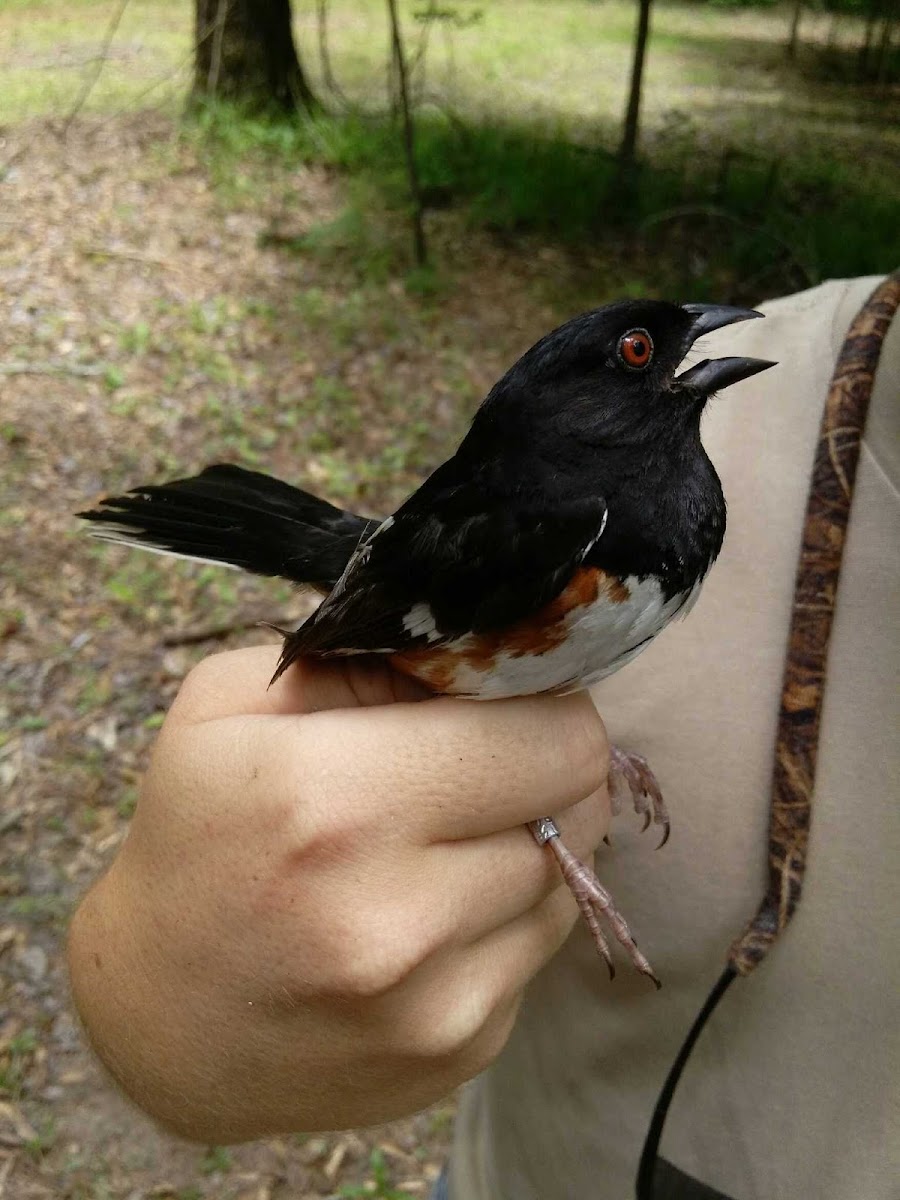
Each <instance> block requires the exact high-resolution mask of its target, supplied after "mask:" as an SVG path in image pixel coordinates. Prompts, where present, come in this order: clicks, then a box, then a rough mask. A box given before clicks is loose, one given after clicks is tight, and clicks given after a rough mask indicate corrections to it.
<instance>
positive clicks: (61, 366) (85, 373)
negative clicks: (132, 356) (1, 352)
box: [0, 361, 107, 379]
mask: <svg viewBox="0 0 900 1200" xmlns="http://www.w3.org/2000/svg"><path fill="white" fill-rule="evenodd" d="M106 370H107V368H106V367H91V366H88V365H86V364H85V363H65V362H53V361H51V362H33V363H28V362H9V363H0V375H75V376H77V377H79V378H84V379H96V378H98V377H100V376H101V375H105V374H106Z"/></svg>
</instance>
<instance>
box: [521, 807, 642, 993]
mask: <svg viewBox="0 0 900 1200" xmlns="http://www.w3.org/2000/svg"><path fill="white" fill-rule="evenodd" d="M529 828H530V829H531V832H532V834H533V835H534V837H535V840H536V841H537V843H538V845H541V846H543V845H546V844H547V843H549V845H550V849H551V850H552V851H553V853H554V855H555V856H556V861H557V862H558V863H559V869H560V870H561V871H562V876H563V879H565V881H566V883H567V885H568V887H569V890H570V891H571V893H572V895H573V896H574V897H575V901H576V903H577V905H578V909H579V912H580V913H581V915H582V916H583V917H584V920H585V922H586V924H587V927H588V929H590V931H591V937H592V938H593V939H594V945H595V946H596V948H597V953H598V954H599V955H600V957H601V958H602V959H603V961H604V962H605V963H606V967H607V970H608V971H609V977H610V979H613V978H614V977H615V974H616V968H615V966H614V965H613V961H612V955H611V954H610V952H609V943H608V942H607V940H606V935H605V934H604V932H603V930H602V929H601V927H600V918H601V917H603V918H604V920H606V921H607V922H608V923H609V926H610V928H611V929H612V932H613V934H614V936H615V938H616V940H617V941H618V942H619V943H620V944H621V945H622V946H624V947H625V949H626V950H627V951H628V955H629V957H630V958H631V961H632V963H634V965H635V967H636V968H637V969H638V970H639V971H640V972H641V974H642V975H646V976H647V978H648V979H652V980H653V983H654V984H655V985H656V987H657V988H658V987H660V986H661V984H660V982H659V980H658V979H657V977H656V975H655V973H654V971H653V968H652V967H651V966H650V963H649V962H648V961H647V959H646V958H645V957H644V955H643V954H641V952H640V950H639V949H638V948H637V943H636V942H635V940H634V938H633V937H632V936H631V930H630V929H629V928H628V923H627V922H626V920H625V918H624V917H623V916H622V914H621V913H620V912H619V910H618V909H617V908H616V906H615V904H613V900H612V896H611V895H610V894H609V892H608V891H607V890H606V888H605V887H604V886H603V884H602V883H601V882H600V880H599V879H598V878H597V876H596V875H595V874H594V872H593V871H591V870H590V869H589V868H588V867H586V866H585V865H584V863H582V862H579V860H578V859H577V858H576V857H575V855H574V854H572V852H571V851H570V850H568V849H567V848H566V847H565V846H564V845H563V843H562V842H561V841H560V837H559V830H558V829H557V827H556V824H555V822H554V821H553V820H552V819H551V818H550V817H543V818H542V819H541V820H540V821H532V822H531V823H530V825H529Z"/></svg>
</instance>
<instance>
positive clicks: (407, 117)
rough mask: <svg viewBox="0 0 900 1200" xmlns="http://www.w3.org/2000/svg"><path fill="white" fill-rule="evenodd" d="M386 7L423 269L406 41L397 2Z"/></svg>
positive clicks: (389, 0) (416, 244) (415, 240)
mask: <svg viewBox="0 0 900 1200" xmlns="http://www.w3.org/2000/svg"><path fill="white" fill-rule="evenodd" d="M387 4H388V12H389V13H390V17H391V44H392V46H393V59H394V63H395V65H396V68H397V82H398V84H399V87H400V104H401V107H402V111H403V148H404V151H405V153H406V171H407V174H408V176H409V191H410V196H411V198H412V225H413V247H414V249H415V254H416V262H417V263H418V264H419V266H420V267H422V266H424V265H425V263H426V262H427V261H428V250H427V248H426V245H425V227H424V224H423V220H422V189H421V187H420V185H419V171H418V168H417V167H416V143H415V129H414V127H413V116H412V111H411V109H410V103H409V79H408V77H407V74H406V56H405V54H404V52H403V41H402V38H401V34H400V18H399V16H398V15H397V0H387Z"/></svg>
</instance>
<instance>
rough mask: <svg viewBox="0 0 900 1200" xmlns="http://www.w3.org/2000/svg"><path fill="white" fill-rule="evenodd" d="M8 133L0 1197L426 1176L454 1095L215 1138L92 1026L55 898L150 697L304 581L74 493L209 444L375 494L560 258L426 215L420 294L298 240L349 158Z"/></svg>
mask: <svg viewBox="0 0 900 1200" xmlns="http://www.w3.org/2000/svg"><path fill="white" fill-rule="evenodd" d="M0 157H2V161H3V164H5V166H6V170H5V172H2V173H0V180H2V182H0V563H2V567H0V833H2V842H0V972H2V974H0V1197H3V1200H25V1198H26V1197H34V1198H36V1200H38V1198H44V1197H66V1198H69V1197H71V1198H73V1200H75V1198H78V1200H88V1198H95V1197H96V1198H97V1200H100V1198H108V1197H109V1198H111V1197H123V1198H124V1197H127V1198H128V1200H141V1198H143V1197H151V1196H153V1197H179V1198H180V1200H192V1198H198V1197H205V1196H216V1197H241V1198H243V1200H251V1198H253V1200H277V1198H285V1197H292V1198H297V1200H299V1198H301V1197H320V1196H355V1195H374V1196H384V1197H390V1196H405V1195H409V1196H425V1195H427V1193H428V1191H429V1189H430V1184H431V1181H432V1180H433V1179H434V1177H435V1176H436V1174H437V1172H438V1169H439V1163H440V1161H441V1159H442V1157H443V1155H444V1153H445V1152H446V1149H447V1146H448V1143H449V1138H450V1131H451V1127H452V1112H453V1108H452V1101H451V1100H448V1101H447V1102H446V1103H445V1104H442V1105H438V1106H437V1107H436V1108H434V1109H432V1110H431V1111H429V1112H427V1113H424V1114H422V1115H420V1116H417V1117H415V1118H412V1119H410V1120H408V1121H403V1122H400V1123H398V1124H395V1125H391V1126H389V1127H386V1128H384V1129H379V1130H376V1131H363V1132H360V1133H340V1134H333V1135H327V1136H319V1135H315V1136H300V1135H298V1136H296V1137H293V1138H282V1139H273V1140H269V1141H265V1142H260V1143H257V1144H253V1145H249V1146H243V1147H239V1148H234V1149H228V1150H227V1151H226V1150H223V1149H220V1148H215V1147H207V1148H203V1147H196V1146H191V1145H187V1144H184V1143H180V1142H178V1141H177V1140H174V1139H172V1138H170V1137H168V1136H166V1135H164V1134H162V1133H161V1132H160V1131H159V1130H157V1129H156V1128H155V1127H154V1126H153V1125H152V1124H151V1123H150V1122H149V1121H148V1120H147V1119H145V1118H144V1117H143V1116H142V1115H141V1114H140V1113H139V1112H137V1111H136V1110H135V1109H134V1108H132V1107H131V1106H130V1105H129V1104H128V1103H127V1102H126V1101H125V1100H123V1098H122V1097H121V1096H120V1095H119V1094H118V1093H117V1091H116V1090H115V1089H114V1088H113V1087H112V1086H111V1085H110V1084H109V1083H108V1082H107V1080H106V1079H105V1078H104V1075H103V1073H102V1071H101V1070H100V1069H99V1068H98V1066H97V1064H96V1063H95V1061H94V1060H93V1059H92V1057H91V1055H90V1053H89V1052H88V1051H87V1050H86V1048H85V1045H84V1042H83V1040H82V1038H81V1035H80V1032H79V1029H78V1025H77V1022H76V1020H75V1019H74V1017H73V1014H72V1010H71V1007H70V1005H69V1002H68V998H67V988H66V979H65V971H64V963H63V953H62V947H63V941H64V937H65V930H66V923H67V919H68V916H69V914H70V913H71V911H72V909H73V906H74V904H75V903H76V901H77V899H78V897H79V895H80V894H81V893H82V892H83V891H84V890H85V888H86V887H87V886H88V885H89V883H90V882H91V880H92V879H94V878H95V877H96V876H97V874H98V872H101V871H102V870H103V869H104V866H105V865H106V864H108V863H109V861H110V859H111V857H112V855H113V854H114V853H115V850H116V847H117V846H118V845H119V843H120V841H121V839H122V837H123V835H124V833H125V830H126V828H127V824H128V820H129V817H130V815H131V813H132V811H133V809H134V805H135V803H136V801H137V796H138V789H139V781H140V776H141V771H142V768H143V766H144V764H145V761H146V756H147V752H148V748H149V746H150V745H151V743H152V741H153V738H154V736H155V730H156V729H157V728H158V726H159V724H160V723H161V720H162V715H163V713H164V711H165V709H166V707H167V705H168V704H169V702H170V701H171V699H172V697H173V695H174V693H175V691H176V690H177V688H178V685H179V681H180V680H181V678H182V677H183V675H184V674H185V672H186V671H187V670H188V669H189V668H190V666H191V665H192V663H193V662H195V661H196V660H197V659H198V658H200V657H201V656H202V655H204V654H206V653H209V652H211V651H212V650H214V649H218V648H221V647H222V646H233V645H238V644H242V643H247V642H250V641H254V640H259V639H260V638H261V637H263V636H267V635H263V634H261V633H260V631H259V630H257V629H255V628H253V623H254V622H255V621H257V620H259V619H260V618H263V617H266V618H270V619H271V618H276V619H280V620H285V619H290V618H291V617H292V616H297V615H299V614H300V613H301V611H302V610H303V604H304V601H303V600H302V599H301V598H298V597H297V596H294V595H292V594H291V593H290V592H289V590H288V589H287V588H286V587H283V586H280V585H278V584H275V583H263V582H260V581H257V580H251V579H249V578H248V579H245V578H243V577H239V576H236V575H235V574H234V573H232V572H219V571H216V570H213V569H210V568H204V567H202V566H198V565H196V564H187V563H177V562H171V561H167V560H163V559H161V558H158V557H155V556H142V555H140V554H137V553H129V552H127V551H125V550H121V549H112V548H110V547H107V546H104V545H101V544H98V543H95V542H92V541H90V540H89V539H88V538H87V537H86V536H85V535H84V531H83V530H82V529H81V528H79V525H78V522H77V521H76V520H74V518H73V513H74V512H75V511H76V510H77V509H79V508H82V507H84V506H85V505H86V504H87V503H89V502H90V501H92V500H93V499H94V498H95V497H96V496H97V495H98V494H99V493H101V492H104V491H110V490H116V489H120V488H122V487H124V486H133V485H136V484H139V483H143V482H148V481H153V480H161V479H164V478H170V477H172V476H173V475H177V474H186V473H189V472H190V471H193V470H195V469H197V468H199V467H200V466H202V465H203V464H204V463H207V462H209V461H213V460H223V459H226V460H230V461H235V462H244V463H248V464H249V465H255V466H260V467H262V468H264V469H267V470H271V471H272V472H273V473H275V474H280V475H282V476H283V477H286V478H288V479H296V480H298V481H304V482H306V483H307V485H309V486H312V487H315V488H317V489H318V490H320V491H322V492H324V493H325V494H326V495H328V496H329V497H330V498H331V499H333V500H337V501H346V502H351V503H354V504H356V505H357V506H359V507H360V508H361V509H363V510H368V511H372V512H378V511H385V510H387V509H389V507H390V506H391V505H392V504H394V503H395V502H396V501H397V500H399V499H400V498H401V497H402V496H403V495H404V494H406V493H407V492H408V491H409V490H410V488H411V487H412V486H413V485H414V484H415V482H416V481H417V480H418V479H419V478H420V477H421V476H422V475H423V474H424V473H425V472H426V471H427V470H428V469H429V467H431V466H433V465H435V464H436V463H437V462H438V461H440V459H441V457H442V455H443V453H444V451H445V450H447V449H448V447H449V445H450V443H451V442H452V441H453V440H454V439H455V438H456V437H457V436H458V434H459V432H460V430H461V428H463V426H464V424H465V420H466V417H467V415H468V413H469V412H470V411H471V409H472V406H473V404H474V403H475V402H476V401H477V399H478V398H480V396H481V395H483V394H484V392H485V390H486V388H487V387H488V386H489V384H490V383H491V381H492V380H493V378H494V377H495V376H496V375H497V374H498V372H499V371H500V369H501V368H502V367H503V365H504V364H506V363H507V362H509V361H510V360H511V359H512V358H513V357H514V356H515V355H516V354H517V353H518V352H520V351H521V350H522V349H523V348H524V347H525V346H526V345H528V344H529V343H530V341H532V340H533V339H534V337H535V336H537V335H538V334H539V333H540V332H542V331H543V330H544V329H546V328H547V327H549V326H550V325H551V324H553V323H554V322H555V319H556V318H557V317H558V316H559V315H560V314H559V313H558V312H556V311H554V308H553V305H552V303H551V302H550V301H548V300H546V299H542V296H543V295H544V293H543V292H542V290H541V288H540V287H539V286H538V281H539V280H541V279H546V278H548V277H554V278H556V279H557V280H559V279H560V278H562V277H563V276H565V274H566V272H567V271H571V264H568V263H566V262H565V260H564V259H562V258H561V257H558V255H557V252H555V251H552V250H540V251H539V250H537V249H535V248H529V247H527V246H525V247H519V248H518V249H509V248H503V247H500V246H498V245H496V244H494V243H493V242H491V241H490V240H481V241H476V240H475V236H474V235H471V234H464V233H463V232H462V231H461V230H459V229H457V228H454V227H453V225H452V223H451V222H450V220H449V218H447V221H446V223H445V224H444V225H442V226H439V227H438V226H436V227H435V228H434V229H433V230H432V234H433V236H434V238H435V239H436V242H437V244H439V245H440V246H441V253H442V256H443V258H444V260H445V261H449V262H454V261H455V262H457V263H458V266H459V270H458V274H457V276H456V277H455V279H454V281H453V282H451V283H450V284H448V285H447V286H445V287H444V288H442V289H441V290H440V291H439V292H438V293H437V294H435V295H431V296H425V297H423V296H422V295H420V294H419V295H417V294H415V293H411V292H410V291H409V290H408V289H407V288H406V287H405V286H404V282H403V275H402V272H398V273H397V274H396V275H392V274H391V272H390V271H388V272H387V273H386V274H384V273H382V274H381V275H379V277H378V278H377V279H371V278H368V277H367V276H366V271H365V270H362V271H361V270H360V269H359V266H358V264H354V263H353V262H352V261H336V260H335V259H334V258H333V257H332V258H329V257H328V256H324V257H323V256H322V255H316V254H306V253H296V252H295V250H296V245H297V239H298V237H300V236H301V235H302V234H303V232H304V231H305V230H307V229H308V228H310V227H311V226H312V225H314V224H315V223H317V222H319V223H320V222H322V221H323V220H327V219H329V217H333V216H334V215H335V214H337V213H339V212H340V210H341V189H342V187H343V184H342V182H341V181H340V180H339V179H335V178H332V177H329V176H328V175H326V174H324V173H322V172H320V171H312V170H305V169H302V170H296V171H289V172H285V171H284V170H283V169H281V170H280V172H279V173H274V172H273V171H272V170H271V169H270V168H267V167H265V166H262V165H258V167H257V168H256V169H252V170H248V172H247V173H246V176H241V178H239V179H237V180H236V181H235V182H236V184H237V186H236V187H234V188H231V189H226V190H225V192H224V193H223V191H222V189H216V188H214V187H213V185H212V184H211V182H210V176H209V172H208V171H207V169H206V168H205V166H204V164H203V163H201V162H200V161H199V159H198V158H197V153H196V146H193V147H192V145H191V144H190V143H189V142H188V143H185V142H182V141H181V140H179V138H178V137H177V134H176V131H175V130H174V128H173V127H172V126H171V124H170V123H169V122H168V121H167V120H166V119H164V118H162V117H158V116H153V115H143V116H129V117H119V118H116V119H113V120H110V119H109V118H100V117H92V118H85V119H84V120H83V121H81V122H76V123H75V124H74V125H73V126H72V128H71V129H70V130H69V131H68V134H67V136H66V137H65V138H62V137H61V136H59V134H58V132H54V130H53V129H52V128H51V127H50V126H48V125H45V124H31V125H26V126H21V127H18V128H15V129H12V130H10V129H7V130H6V131H4V137H3V145H2V151H0ZM291 248H293V249H291ZM236 623H237V624H240V623H243V624H244V625H245V626H246V628H245V629H243V630H241V629H238V630H237V631H234V632H231V633H229V634H227V635H224V636H223V635H222V630H221V627H222V626H228V625H233V624H236Z"/></svg>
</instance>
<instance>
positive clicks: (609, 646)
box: [441, 578, 700, 700]
mask: <svg viewBox="0 0 900 1200" xmlns="http://www.w3.org/2000/svg"><path fill="white" fill-rule="evenodd" d="M624 584H625V587H626V588H627V589H628V592H629V595H628V598H627V599H625V600H623V601H621V602H619V603H612V602H611V601H610V600H609V599H608V598H607V597H606V596H605V595H604V594H603V593H601V595H600V596H599V597H598V599H597V600H596V601H594V602H593V603H591V604H588V605H584V606H583V607H580V608H578V609H575V610H574V611H573V612H571V613H570V614H568V616H567V617H566V629H565V637H564V638H562V639H560V641H559V644H558V645H555V646H553V647H551V648H550V649H546V650H544V651H543V652H541V653H537V654H528V653H521V652H516V651H512V652H510V651H508V650H500V651H498V652H497V653H495V654H494V655H493V657H492V659H491V660H490V662H485V663H484V664H482V663H480V662H478V661H477V659H473V657H472V656H471V655H469V654H468V653H467V651H468V650H469V644H472V645H474V642H475V639H474V637H472V636H467V637H464V638H460V639H459V641H458V643H456V644H455V645H454V646H453V649H454V650H458V651H459V659H458V661H457V663H456V666H455V670H454V675H453V678H452V681H451V680H444V681H443V686H442V687H441V691H445V692H449V693H450V694H452V695H457V696H467V697H469V698H471V699H474V700H499V699H503V698H505V697H510V696H529V695H535V694H537V693H539V692H557V693H559V694H561V695H564V694H565V693H567V692H574V691H578V690H580V689H581V688H585V687H589V686H590V685H591V684H592V683H596V682H597V680H598V679H602V678H603V677H604V676H606V675H611V674H612V673H613V671H617V670H618V669H619V667H622V666H624V665H625V664H626V663H627V662H630V661H631V659H633V658H635V657H636V656H637V655H638V654H640V652H641V650H643V649H644V648H645V647H646V646H648V645H649V644H650V642H651V641H652V639H653V638H654V637H656V635H657V634H658V633H659V632H660V631H661V630H663V629H664V628H665V627H666V625H668V623H669V622H670V621H671V620H672V618H673V617H675V616H676V615H677V614H678V613H683V612H687V611H688V610H689V609H690V607H691V606H692V605H693V603H694V601H695V600H696V598H697V595H698V594H699V591H700V583H697V584H696V585H695V586H694V588H692V589H691V591H689V592H680V593H678V594H677V595H675V596H672V597H671V598H669V599H668V600H667V599H665V597H664V596H663V592H662V589H661V587H660V586H659V584H658V583H657V582H656V581H655V580H651V579H643V580H638V579H636V578H630V579H626V580H624Z"/></svg>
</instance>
